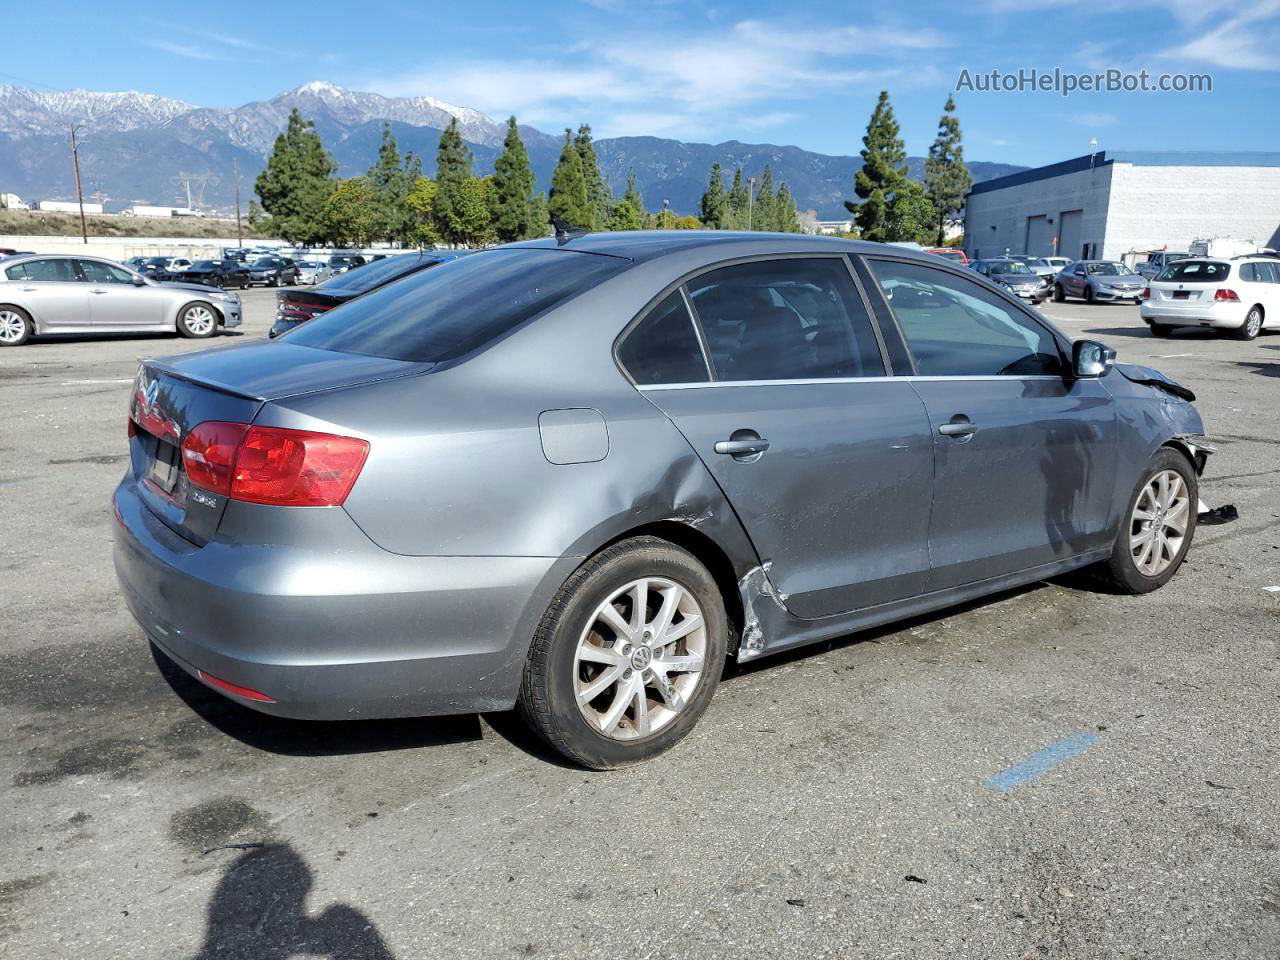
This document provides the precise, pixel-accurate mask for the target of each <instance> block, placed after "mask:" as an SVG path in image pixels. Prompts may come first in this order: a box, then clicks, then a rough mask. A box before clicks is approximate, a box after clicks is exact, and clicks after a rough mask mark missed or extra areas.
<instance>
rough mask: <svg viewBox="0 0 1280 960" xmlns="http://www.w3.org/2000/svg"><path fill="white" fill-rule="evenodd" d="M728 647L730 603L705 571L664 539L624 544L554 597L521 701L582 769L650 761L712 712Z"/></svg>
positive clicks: (531, 719)
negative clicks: (641, 604) (727, 606)
mask: <svg viewBox="0 0 1280 960" xmlns="http://www.w3.org/2000/svg"><path fill="white" fill-rule="evenodd" d="M640 584H643V585H644V586H643V587H640ZM640 597H643V598H644V600H645V602H644V608H643V612H642V614H637V610H638V607H639V603H638V599H639V598H640ZM677 617H678V618H679V619H676V618H677ZM615 624H616V625H617V626H614V625H615ZM682 631H683V632H682ZM671 638H674V639H671ZM727 649H728V620H727V618H726V615H725V610H724V601H723V599H722V598H721V596H720V590H719V588H718V587H717V585H716V582H715V580H714V578H713V577H712V576H711V574H710V573H709V572H708V571H707V568H706V567H704V566H703V565H702V564H701V563H700V562H699V561H698V560H697V558H695V557H694V556H693V555H692V554H691V553H689V552H688V551H687V550H683V549H681V548H680V547H677V546H676V545H675V544H672V543H669V542H667V541H665V540H659V539H657V538H656V537H636V538H634V539H631V540H623V541H621V542H619V543H616V544H614V545H613V546H611V547H608V548H606V549H604V550H602V551H601V552H600V553H598V554H596V555H595V556H594V557H592V558H591V559H590V560H588V561H587V562H586V563H584V564H583V565H582V566H581V567H579V568H578V570H577V571H575V572H574V574H573V576H571V577H570V578H569V579H568V581H567V582H566V583H565V585H564V586H563V587H561V588H560V592H559V593H558V594H556V597H555V599H554V600H553V601H552V602H551V606H550V607H549V608H548V609H547V612H546V614H545V615H544V616H543V618H542V622H541V623H540V624H539V625H538V629H537V632H536V633H535V634H534V638H533V644H532V645H531V647H530V649H529V657H528V660H527V662H526V664H525V671H524V679H523V681H522V683H521V688H520V699H519V702H518V708H519V711H520V713H521V715H522V716H523V717H524V719H525V722H526V723H528V724H529V726H531V727H532V728H533V729H534V731H536V732H537V733H538V734H539V735H540V736H541V737H542V738H543V739H544V740H545V741H546V742H547V743H548V744H549V745H550V746H551V747H552V748H554V749H555V750H557V751H558V752H560V753H562V754H563V755H564V756H566V757H568V758H569V759H570V760H572V761H574V762H575V763H578V764H581V765H582V766H584V767H588V768H590V769H592V770H608V769H611V768H613V767H620V766H623V765H625V764H629V763H636V762H638V761H641V760H648V759H650V758H651V757H655V756H657V755H658V754H660V753H662V752H664V751H665V750H668V749H670V748H671V747H672V746H674V745H675V744H676V743H678V742H679V741H680V740H681V739H683V738H684V737H685V736H686V735H687V734H688V733H689V731H690V730H692V729H693V726H694V725H695V724H696V723H697V722H698V719H699V717H701V716H702V714H703V713H704V712H705V711H706V709H707V705H708V704H709V703H710V702H711V697H712V696H713V695H714V694H715V690H716V686H717V685H718V683H719V682H720V673H721V670H722V669H723V667H724V661H725V656H726V651H727ZM587 698H589V699H587Z"/></svg>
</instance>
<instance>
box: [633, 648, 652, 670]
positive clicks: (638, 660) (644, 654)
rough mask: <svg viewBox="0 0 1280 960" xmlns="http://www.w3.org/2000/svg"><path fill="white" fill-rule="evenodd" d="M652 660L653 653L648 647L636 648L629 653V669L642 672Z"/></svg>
mask: <svg viewBox="0 0 1280 960" xmlns="http://www.w3.org/2000/svg"><path fill="white" fill-rule="evenodd" d="M652 660H653V651H652V650H650V649H649V648H648V647H636V648H635V649H634V650H632V651H631V669H633V670H644V669H645V668H646V667H648V666H649V663H650V661H652Z"/></svg>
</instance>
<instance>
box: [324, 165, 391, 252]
mask: <svg viewBox="0 0 1280 960" xmlns="http://www.w3.org/2000/svg"><path fill="white" fill-rule="evenodd" d="M397 166H398V163H397ZM379 213H380V211H379V206H378V191H377V188H376V187H375V186H374V183H373V181H372V180H371V179H370V178H369V177H351V178H350V179H347V180H339V181H338V182H337V184H336V185H335V186H334V188H333V190H332V192H330V194H329V196H328V197H326V198H325V222H326V224H327V231H326V232H327V234H328V236H329V238H330V239H331V240H332V241H333V242H334V243H335V244H338V245H340V246H356V247H362V246H364V245H365V244H366V243H368V242H369V241H370V240H372V239H373V237H374V234H376V233H377V232H378V231H379V230H380V229H381V226H382V224H381V222H380V217H379Z"/></svg>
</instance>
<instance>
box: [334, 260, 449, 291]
mask: <svg viewBox="0 0 1280 960" xmlns="http://www.w3.org/2000/svg"><path fill="white" fill-rule="evenodd" d="M425 259H426V258H424V257H422V256H420V255H419V254H416V253H410V254H406V255H404V256H400V257H388V258H387V259H385V260H379V261H378V262H377V263H371V264H369V265H368V266H365V267H361V268H360V269H359V270H348V271H347V272H346V273H340V274H338V275H337V276H336V277H330V278H329V279H328V280H326V281H324V283H320V284H317V285H316V289H317V290H322V289H323V290H354V291H355V292H356V293H364V292H365V291H366V290H372V289H373V288H374V287H380V286H382V285H383V284H384V283H390V282H391V281H392V280H394V279H395V278H396V277H398V276H400V275H401V274H404V273H407V272H409V271H411V270H413V268H414V267H416V266H418V265H419V264H421V263H422V262H423V261H424V260H425Z"/></svg>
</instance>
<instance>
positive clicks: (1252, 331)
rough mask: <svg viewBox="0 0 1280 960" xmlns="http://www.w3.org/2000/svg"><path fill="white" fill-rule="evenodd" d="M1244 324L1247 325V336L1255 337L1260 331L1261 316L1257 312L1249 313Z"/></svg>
mask: <svg viewBox="0 0 1280 960" xmlns="http://www.w3.org/2000/svg"><path fill="white" fill-rule="evenodd" d="M1245 323H1247V324H1248V325H1249V336H1251V337H1256V336H1257V335H1258V331H1259V330H1261V329H1262V314H1260V313H1258V311H1257V310H1252V311H1250V313H1249V318H1248V319H1247V320H1246V321H1245Z"/></svg>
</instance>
